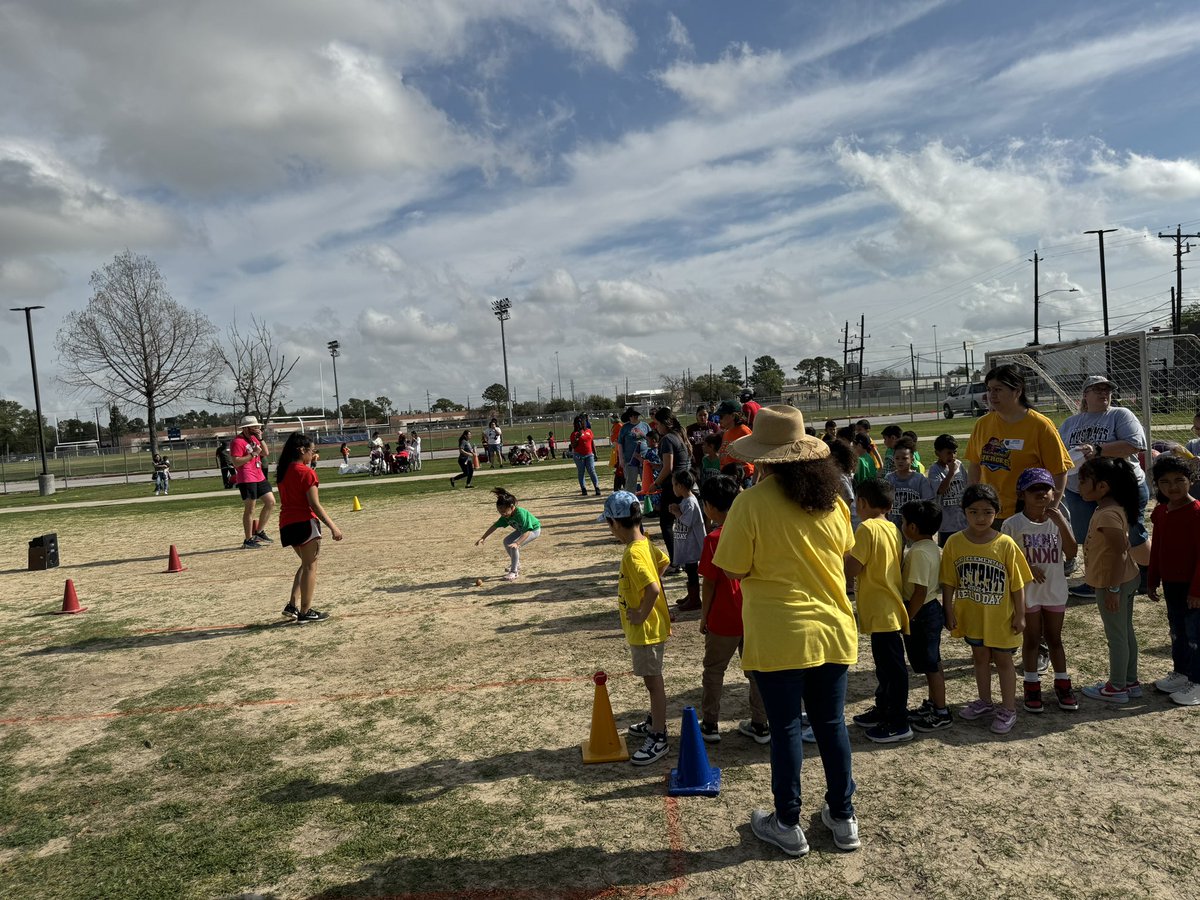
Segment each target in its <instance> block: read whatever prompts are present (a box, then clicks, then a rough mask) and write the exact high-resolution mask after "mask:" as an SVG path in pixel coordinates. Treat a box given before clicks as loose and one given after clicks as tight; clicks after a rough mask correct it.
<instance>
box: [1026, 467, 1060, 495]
mask: <svg viewBox="0 0 1200 900" xmlns="http://www.w3.org/2000/svg"><path fill="white" fill-rule="evenodd" d="M1038 485H1042V486H1043V487H1049V488H1052V487H1054V476H1053V475H1051V474H1050V473H1049V472H1047V471H1046V470H1045V469H1038V468H1033V469H1026V470H1025V471H1024V472H1022V473H1021V477H1020V478H1018V479H1017V490H1018V491H1027V490H1029V489H1030V488H1033V487H1037V486H1038Z"/></svg>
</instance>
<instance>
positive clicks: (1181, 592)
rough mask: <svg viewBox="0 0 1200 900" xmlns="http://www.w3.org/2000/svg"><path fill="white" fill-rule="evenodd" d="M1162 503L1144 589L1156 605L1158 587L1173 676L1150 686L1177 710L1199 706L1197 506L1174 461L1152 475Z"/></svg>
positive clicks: (1161, 462) (1187, 469)
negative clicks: (1164, 607) (1167, 697)
mask: <svg viewBox="0 0 1200 900" xmlns="http://www.w3.org/2000/svg"><path fill="white" fill-rule="evenodd" d="M1151 474H1152V476H1153V478H1154V486H1155V487H1156V488H1158V492H1159V495H1160V499H1162V500H1165V502H1160V503H1159V504H1158V505H1157V506H1156V507H1154V512H1153V513H1152V514H1151V516H1150V521H1151V522H1152V523H1153V525H1154V540H1153V541H1151V542H1150V571H1149V572H1148V573H1147V577H1146V587H1147V588H1148V591H1147V592H1148V593H1149V595H1150V599H1152V600H1157V599H1158V586H1159V584H1161V585H1162V589H1163V594H1164V595H1165V596H1166V600H1167V624H1168V626H1169V628H1170V630H1171V662H1172V664H1173V666H1174V668H1173V669H1172V671H1171V672H1170V673H1168V674H1167V675H1165V676H1164V677H1162V678H1160V679H1158V681H1156V682H1154V686H1155V687H1156V688H1158V689H1159V690H1160V691H1162V692H1163V693H1164V694H1169V695H1170V696H1171V700H1172V701H1174V702H1175V703H1178V704H1179V705H1180V706H1200V650H1198V648H1200V500H1194V499H1192V497H1191V495H1190V494H1189V493H1188V491H1189V489H1190V488H1191V486H1192V477H1191V476H1192V468H1191V466H1190V465H1188V462H1187V461H1186V460H1183V459H1180V458H1179V457H1177V456H1160V457H1159V458H1158V461H1157V462H1156V463H1155V464H1154V468H1153V469H1152V470H1151Z"/></svg>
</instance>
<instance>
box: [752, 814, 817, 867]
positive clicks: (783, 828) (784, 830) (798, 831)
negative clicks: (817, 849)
mask: <svg viewBox="0 0 1200 900" xmlns="http://www.w3.org/2000/svg"><path fill="white" fill-rule="evenodd" d="M750 830H751V831H753V832H754V835H755V837H757V838H758V839H759V840H761V841H766V842H767V843H768V844H774V845H775V846H776V847H778V848H779V849H780V850H782V851H783V852H784V853H786V854H787V855H788V856H804V855H805V854H807V853H808V838H806V837H805V836H804V829H802V828H801V827H800V826H799V825H784V824H783V823H781V822H780V821H779V820H778V819H777V818H776V817H775V813H773V812H771V813H769V812H765V811H763V810H761V809H756V810H754V811H753V812H752V813H750Z"/></svg>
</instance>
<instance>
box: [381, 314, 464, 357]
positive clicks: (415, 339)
mask: <svg viewBox="0 0 1200 900" xmlns="http://www.w3.org/2000/svg"><path fill="white" fill-rule="evenodd" d="M358 330H359V333H360V334H361V335H362V337H363V339H364V340H365V341H366V342H367V343H369V344H381V345H386V346H401V347H404V346H424V345H426V344H445V343H447V342H449V341H452V340H454V339H455V338H456V337H457V336H458V328H457V327H456V326H455V325H453V324H452V323H450V322H432V321H430V319H429V317H428V316H427V315H426V314H425V313H424V312H423V311H421V310H419V309H414V308H413V307H402V308H400V309H398V310H397V311H396V312H395V314H392V313H385V312H379V311H378V310H376V309H374V308H372V307H367V308H366V309H364V310H363V311H362V312H361V313H360V314H359V316H358Z"/></svg>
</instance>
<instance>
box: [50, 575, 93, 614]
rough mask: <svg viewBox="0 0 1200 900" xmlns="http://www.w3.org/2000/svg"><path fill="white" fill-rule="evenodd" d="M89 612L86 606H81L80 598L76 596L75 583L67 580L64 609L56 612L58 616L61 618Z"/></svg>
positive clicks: (64, 592) (64, 590) (64, 589)
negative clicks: (64, 615) (66, 615)
mask: <svg viewBox="0 0 1200 900" xmlns="http://www.w3.org/2000/svg"><path fill="white" fill-rule="evenodd" d="M81 612H87V607H86V606H80V605H79V597H78V596H76V594H75V582H73V581H72V580H71V579H70V578H68V579H67V585H66V587H64V588H63V605H62V609H60V610H58V611H57V612H55V615H56V616H61V615H63V614H64V613H65V614H68V615H73V614H74V613H81Z"/></svg>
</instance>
